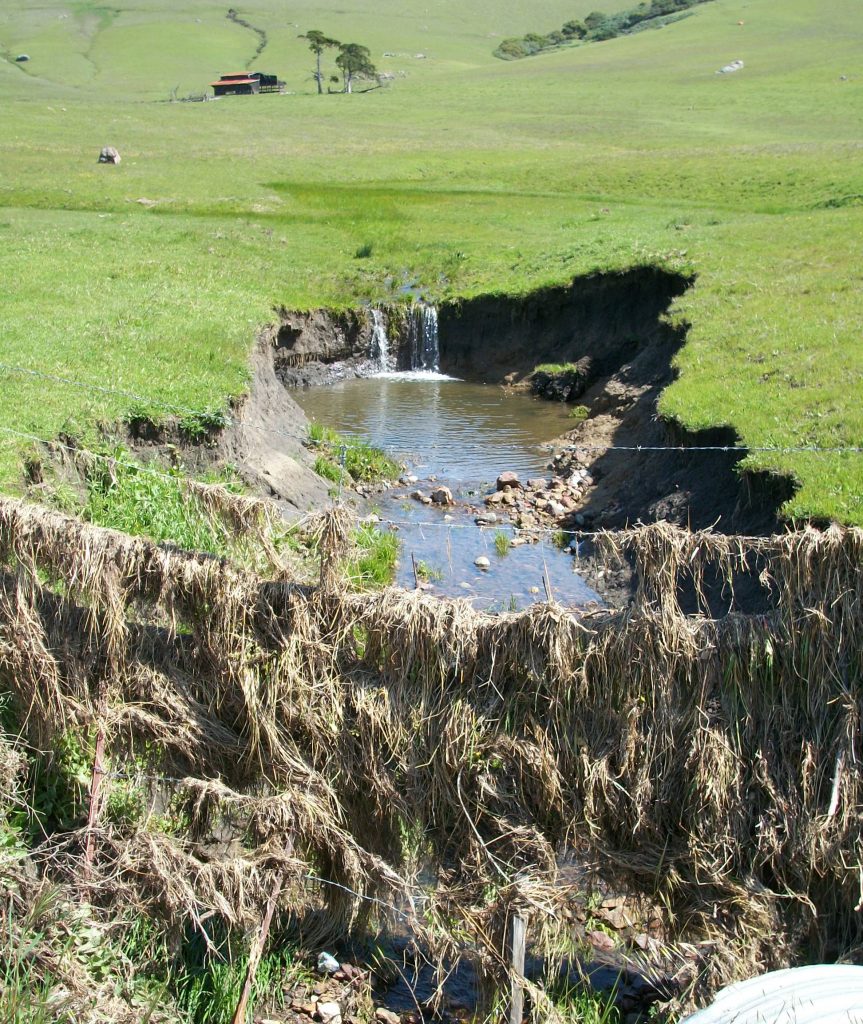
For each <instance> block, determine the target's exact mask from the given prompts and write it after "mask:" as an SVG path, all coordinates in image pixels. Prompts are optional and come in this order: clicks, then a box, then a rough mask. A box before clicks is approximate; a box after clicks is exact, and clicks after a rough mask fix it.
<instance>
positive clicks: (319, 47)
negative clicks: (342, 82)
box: [298, 28, 342, 96]
mask: <svg viewBox="0 0 863 1024" xmlns="http://www.w3.org/2000/svg"><path fill="white" fill-rule="evenodd" d="M298 38H300V39H307V40H308V41H309V49H310V50H311V51H312V53H313V54H314V55H315V60H316V63H315V71H314V75H315V81H316V82H317V83H318V95H319V96H320V95H321V93H322V92H323V91H324V86H323V81H324V76H323V74H322V73H321V54H322V53H323V52H324V50H328V49H332V48H333V47H336V46H341V45H342V44H341V43H340V42H339V41H338V39H330V37H329V36H325V35H324V33H323V32H321V31H319V30H318V29H316V28H312V29H309V31H308V32H306V33H305V34H303V35H300V36H299V37H298Z"/></svg>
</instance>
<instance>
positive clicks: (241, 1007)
mask: <svg viewBox="0 0 863 1024" xmlns="http://www.w3.org/2000/svg"><path fill="white" fill-rule="evenodd" d="M281 891H282V873H281V871H278V872H276V877H275V880H274V882H273V890H272V892H271V893H270V898H269V899H268V900H267V909H266V912H265V913H264V918H263V920H262V921H261V928H260V930H259V932H258V934H257V935H256V936H255V941H254V942H253V943H252V948H251V949H250V950H249V965H248V967H247V968H246V981H245V984H244V985H243V991H242V994H241V995H240V1001H239V1002H238V1003H237V1009H236V1010H235V1012H234V1016H233V1018H232V1019H231V1024H245V1022H246V1007H247V1006H248V1003H249V996H251V994H252V985H254V983H255V975H256V974H257V973H258V964H259V963H260V962H261V955H262V954H263V952H264V946H265V945H266V942H267V935H268V934H269V931H270V924H271V922H272V920H273V913H274V912H275V909H276V902H277V900H278V898H279V893H280V892H281Z"/></svg>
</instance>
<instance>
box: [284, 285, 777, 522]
mask: <svg viewBox="0 0 863 1024" xmlns="http://www.w3.org/2000/svg"><path fill="white" fill-rule="evenodd" d="M692 284H693V281H692V279H690V278H687V277H684V276H682V275H680V274H672V273H669V272H667V271H664V270H661V269H659V268H656V267H638V268H634V269H632V270H629V271H626V272H623V273H617V274H595V275H591V276H589V277H583V278H577V279H575V280H574V281H572V282H571V283H570V284H569V285H565V286H561V287H557V288H546V289H543V290H541V291H537V292H534V293H532V294H530V295H526V296H506V295H484V296H478V297H475V298H472V299H466V300H462V301H455V302H449V303H445V304H443V305H442V306H441V307H440V308H439V310H438V340H439V362H440V368H441V370H443V371H444V372H445V373H450V374H452V375H453V376H457V377H463V378H466V379H470V380H479V381H484V382H487V383H500V384H505V385H508V386H514V387H526V386H529V378H530V374H531V373H532V371H533V370H534V368H535V367H536V366H537V365H538V364H541V363H575V364H577V365H578V370H579V372H578V378H579V380H578V387H577V390H576V391H574V392H572V393H569V390H568V388H567V389H566V393H567V394H569V398H570V400H571V401H572V400H573V399H575V398H576V397H577V401H578V403H579V404H580V405H583V406H584V409H583V411H582V414H583V415H584V417H585V418H584V419H583V420H582V421H581V422H579V423H578V425H576V423H575V421H573V428H574V429H573V430H572V431H570V432H569V433H568V434H567V435H566V436H565V437H563V438H561V439H560V442H559V444H558V445H557V446H556V456H555V459H554V463H553V468H554V469H555V472H556V473H557V474H558V475H560V476H562V477H567V478H568V477H571V476H572V474H573V473H574V472H581V473H587V475H588V476H589V477H590V479H591V483H590V485H589V486H588V488H587V489H586V490H585V489H584V488H581V490H582V493H581V494H580V495H579V505H578V507H577V508H576V509H574V510H569V511H568V514H567V515H566V516H563V517H560V518H558V519H557V520H556V525H560V526H564V527H570V528H580V527H584V526H604V527H609V528H617V527H621V526H624V525H626V524H631V523H635V522H638V521H642V522H649V521H653V520H656V519H666V520H668V521H670V522H673V523H677V524H680V525H684V526H690V527H692V528H706V527H713V528H715V529H717V530H720V531H722V532H742V533H750V534H760V533H768V532H771V531H773V530H775V529H776V528H777V526H778V522H779V521H778V509H779V507H780V506H781V504H782V503H783V502H784V501H785V500H787V499H788V497H790V495H791V494H792V493H793V483H792V482H791V481H790V480H788V479H787V478H776V477H767V476H765V475H753V474H748V473H740V472H738V469H737V467H738V463H739V462H740V460H741V458H742V454H741V453H740V452H739V451H735V452H719V451H709V452H706V451H695V450H693V449H696V448H702V447H714V446H719V447H725V446H735V445H736V442H737V437H736V434H735V433H734V432H733V431H732V430H731V429H728V428H722V429H716V430H712V431H705V432H702V433H699V434H692V433H689V432H686V431H684V430H683V429H682V428H681V427H680V426H679V425H678V424H675V423H672V422H669V421H667V420H663V419H662V418H661V417H660V416H659V414H658V412H657V401H658V399H659V396H660V394H661V392H662V390H663V389H664V388H665V387H666V386H667V385H668V384H670V383H671V382H672V381H673V380H674V377H675V370H674V368H673V366H672V362H673V358H674V355H675V353H676V352H677V351H678V349H679V348H680V347H681V346H682V345H683V344H684V342H685V339H686V327H685V325H680V324H671V323H669V322H668V321H667V319H666V314H667V312H668V310H669V308H670V306H671V305H672V303H673V301H674V299H675V298H676V297H677V296H679V295H681V294H682V293H683V292H684V291H685V290H686V289H687V288H688V287H690V286H691V285H692ZM373 316H377V318H378V322H379V324H380V325H381V326H382V327H383V328H384V330H385V331H386V335H387V338H388V348H389V352H390V359H391V365H397V366H399V367H403V366H405V365H406V364H405V358H406V355H407V352H408V349H409V339H408V333H409V325H410V322H411V317H410V316H408V315H406V310H405V308H404V307H383V308H382V309H380V310H378V311H377V312H376V313H374V314H373V313H372V312H371V311H369V310H365V309H359V310H353V311H346V312H334V311H327V310H317V311H313V312H305V313H291V312H288V311H286V310H283V311H281V314H280V324H279V325H278V326H277V327H276V328H274V333H273V345H274V350H273V358H274V367H275V372H276V374H277V376H278V378H279V380H281V381H282V383H283V384H285V385H287V386H294V385H312V384H319V383H326V382H328V381H332V380H334V379H339V378H341V377H346V376H362V375H367V374H369V373H373V372H374V371H375V370H376V369H378V368H379V364H378V362H377V358H378V353H377V351H376V345H377V344H378V343H377V342H376V340H375V334H374V322H373ZM551 390H552V393H553V391H554V389H551ZM639 446H640V447H641V448H642V449H644V448H656V447H675V448H677V447H679V448H683V449H685V450H684V451H644V450H642V451H625V450H624V451H621V450H609V449H610V448H616V449H620V448H624V449H625V448H636V447H639Z"/></svg>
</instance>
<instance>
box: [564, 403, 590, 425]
mask: <svg viewBox="0 0 863 1024" xmlns="http://www.w3.org/2000/svg"><path fill="white" fill-rule="evenodd" d="M589 415H590V409H588V407H587V406H586V405H574V406H573V407H572V408H571V409H570V410H569V418H570V419H571V420H576V421H577V422H579V423H582V422H583V421H584V420H586V419H587V417H588V416H589Z"/></svg>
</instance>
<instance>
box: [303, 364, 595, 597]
mask: <svg viewBox="0 0 863 1024" xmlns="http://www.w3.org/2000/svg"><path fill="white" fill-rule="evenodd" d="M295 398H296V400H297V401H298V403H299V404H300V406H301V407H302V408H303V411H304V412H305V413H306V415H307V416H308V417H309V419H311V420H317V421H319V422H321V423H323V424H326V425H327V426H331V427H334V428H335V429H336V430H338V431H339V432H340V433H342V434H345V435H347V436H349V437H351V436H353V437H357V438H362V439H363V440H367V441H370V442H371V443H372V444H374V445H376V446H377V447H379V448H382V449H384V450H385V451H387V452H388V453H389V454H390V455H392V456H393V457H394V458H395V459H397V460H399V461H402V462H403V463H404V464H405V465H406V466H407V467H408V469H407V472H410V473H413V474H415V475H416V476H417V477H418V481H417V483H415V484H411V485H410V486H399V487H396V488H394V489H393V490H391V491H389V492H386V493H384V494H382V495H378V496H376V497H375V499H374V500H373V501H371V502H369V503H367V504H366V505H365V506H364V507H363V509H362V510H363V511H365V512H369V511H374V512H376V513H377V514H379V515H380V517H381V519H382V520H384V521H385V522H386V523H387V524H388V528H389V529H392V530H394V531H395V532H397V534H398V536H399V539H400V542H401V554H400V558H399V566H398V575H397V583H399V584H400V585H401V586H405V587H412V586H413V585H414V582H415V578H414V561H416V563H417V564H418V565H419V567H420V573H421V577H422V578H423V579H425V580H427V583H428V585H429V589H431V590H432V591H433V592H435V593H440V594H442V595H447V596H451V597H467V598H470V599H471V600H472V601H473V603H474V604H475V605H476V606H477V607H480V608H488V609H493V610H509V609H515V608H523V607H525V606H526V605H528V604H531V603H533V602H534V601H544V600H546V585H548V586H549V587H550V589H551V591H552V593H553V596H554V598H555V599H556V600H558V601H559V602H561V603H562V604H566V605H584V604H586V603H588V602H590V601H592V600H598V598H597V595H596V594H595V593H594V592H593V591H592V590H590V588H589V587H587V585H586V584H585V583H584V582H583V581H582V579H581V578H580V577H579V576H578V574H577V571H576V569H577V558H575V557H573V555H571V554H570V553H568V552H564V551H561V550H560V548H559V547H558V546H557V545H556V544H555V542H554V539H553V538H552V537H551V536H549V535H542V536H540V538H539V540H538V542H537V543H531V544H525V545H523V546H520V547H509V548H508V550H505V551H504V550H503V549H504V547H505V545H504V543H503V541H502V540H501V539H500V536H501V535H504V536H506V537H508V538H509V539H510V540H512V539H513V538H514V537H515V536H516V533H517V531H515V530H514V529H513V527H512V526H511V525H510V524H509V523H508V522H507V521H505V520H503V521H501V522H500V523H497V524H495V525H494V526H490V527H481V528H480V527H477V526H476V525H475V524H474V516H475V514H476V511H472V510H471V507H470V506H473V507H474V509H475V510H480V511H484V506H483V505H482V499H483V496H484V495H485V494H487V493H488V492H489V491H491V490H493V489H494V481H495V480H496V479H497V476H498V474H499V473H501V472H504V471H505V470H512V471H513V472H516V473H518V475H519V477H520V478H521V479H522V480H525V479H529V478H531V477H541V476H546V477H547V476H548V475H549V470H548V461H549V457H550V452H549V450H548V447H547V446H548V443H549V442H550V441H552V440H553V439H554V438H555V437H558V436H559V435H560V434H562V433H563V432H564V431H565V430H566V429H567V427H568V425H569V420H568V419H567V413H568V411H569V410H568V407H567V406H565V405H562V404H559V403H552V402H544V401H541V400H539V399H535V398H533V397H531V396H528V395H523V394H512V393H511V392H508V391H506V390H505V389H503V388H500V387H498V386H496V385H486V384H474V383H469V382H467V381H462V380H454V379H452V378H449V377H445V376H442V375H441V374H435V373H418V372H408V373H399V374H385V375H381V376H378V377H369V378H364V379H354V380H346V381H341V382H338V383H335V384H330V385H326V386H323V387H317V388H309V389H306V390H302V391H298V392H296V393H295ZM436 484H445V485H446V486H447V487H449V488H450V489H451V490H452V492H453V496H454V498H455V499H456V502H457V505H456V506H455V507H451V508H447V509H442V508H438V507H434V506H426V505H422V504H420V503H419V502H417V501H416V500H414V499H412V498H411V497H410V492H411V491H413V490H415V489H420V490H424V491H426V492H427V491H429V490H431V488H433V487H434V486H435V485H436ZM480 555H484V556H485V557H486V558H488V559H489V561H490V563H491V564H490V566H489V568H488V569H478V568H477V567H476V566H475V565H474V560H475V559H476V558H477V557H478V556H480ZM411 556H413V558H412V557H411Z"/></svg>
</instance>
